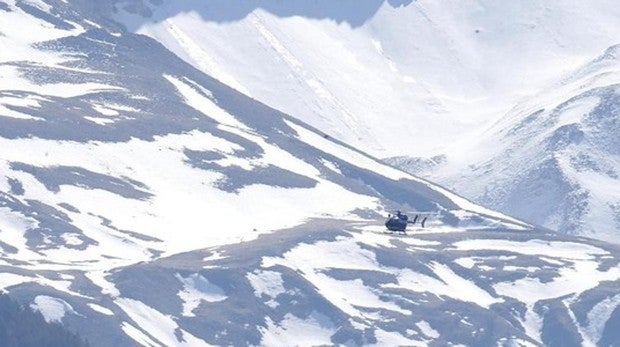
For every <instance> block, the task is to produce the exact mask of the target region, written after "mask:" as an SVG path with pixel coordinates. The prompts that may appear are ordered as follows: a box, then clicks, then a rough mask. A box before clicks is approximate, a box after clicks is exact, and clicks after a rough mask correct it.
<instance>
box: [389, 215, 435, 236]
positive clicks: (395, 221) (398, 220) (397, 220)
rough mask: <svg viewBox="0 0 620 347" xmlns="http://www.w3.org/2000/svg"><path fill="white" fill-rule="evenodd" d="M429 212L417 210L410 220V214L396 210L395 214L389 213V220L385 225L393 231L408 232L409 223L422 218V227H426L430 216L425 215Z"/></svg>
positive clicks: (414, 222)
mask: <svg viewBox="0 0 620 347" xmlns="http://www.w3.org/2000/svg"><path fill="white" fill-rule="evenodd" d="M425 214H427V213H424V212H417V213H416V215H415V217H414V218H413V220H409V216H407V215H406V214H403V213H402V212H400V211H396V214H395V215H391V214H388V220H387V221H385V227H386V228H387V229H388V230H389V231H391V232H395V231H397V232H399V233H401V234H403V235H404V234H406V230H407V224H416V223H417V221H418V220H420V225H421V226H422V228H425V227H426V221H427V219H428V216H427V215H425Z"/></svg>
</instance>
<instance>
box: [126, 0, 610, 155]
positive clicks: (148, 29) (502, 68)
mask: <svg viewBox="0 0 620 347" xmlns="http://www.w3.org/2000/svg"><path fill="white" fill-rule="evenodd" d="M116 9H117V11H116V14H115V15H114V16H115V18H117V19H118V20H120V21H122V22H123V23H124V24H125V25H126V26H127V28H128V29H129V30H130V31H133V32H137V33H141V34H145V35H148V36H150V37H153V38H155V39H156V40H157V41H159V42H161V43H162V44H163V45H165V46H166V47H167V48H168V49H170V50H171V51H172V52H174V53H175V54H177V55H178V56H179V57H181V58H183V59H184V60H185V61H187V62H189V63H190V64H192V65H193V66H194V67H196V68H198V69H200V70H202V71H203V72H206V73H207V74H209V75H211V76H214V77H215V78H217V79H219V80H220V81H222V82H224V83H225V84H228V85H230V86H232V87H234V88H236V89H237V90H240V91H242V92H244V93H246V94H247V95H250V96H252V97H254V98H256V99H258V100H260V101H262V102H265V103H266V104H267V105H270V106H272V107H274V108H276V109H278V110H282V111H284V112H285V113H288V114H291V115H294V116H295V117H297V118H299V119H301V120H303V121H305V122H306V123H309V124H311V125H313V126H315V127H317V128H319V129H321V130H322V131H324V132H326V133H328V134H330V135H332V136H334V137H336V138H338V139H340V140H343V141H345V142H346V143H349V144H351V145H353V146H355V147H356V148H360V149H363V150H365V151H366V152H369V153H371V154H373V155H375V156H378V157H391V156H397V155H408V156H425V157H430V156H434V155H440V154H444V152H443V151H444V149H445V148H447V147H449V145H450V144H451V143H452V142H453V141H454V138H455V137H457V138H460V137H462V136H463V135H464V134H470V133H472V132H475V131H476V130H478V129H479V127H481V126H486V125H487V122H488V121H495V120H497V119H498V117H499V116H501V115H502V114H503V113H505V112H506V111H508V110H509V109H510V108H512V107H513V106H514V105H515V104H516V102H517V101H518V100H520V99H521V98H523V97H524V96H527V95H531V94H532V93H536V92H538V91H539V90H540V89H541V87H543V86H545V85H546V84H548V83H550V82H552V81H554V80H555V79H557V78H558V77H559V76H560V75H562V74H564V73H568V72H569V71H571V70H572V69H575V68H577V67H578V66H579V65H581V64H584V63H585V62H587V61H588V60H590V59H592V58H593V57H594V56H596V55H598V54H600V52H602V51H603V50H605V49H606V48H607V47H609V46H611V45H614V44H618V43H620V27H619V26H618V25H617V23H618V21H619V20H620V9H619V8H618V6H617V1H615V0H597V1H590V2H583V1H560V2H557V1H555V2H536V1H530V2H523V1H518V2H514V1H513V2H509V3H504V2H501V3H500V2H497V1H494V0H468V1H460V0H450V1H441V2H437V1H432V0H417V1H412V0H389V1H386V0H364V1H361V2H360V1H355V0H343V1H338V2H336V3H334V2H333V1H331V0H314V1H303V0H293V1H280V0H245V1H242V2H241V3H239V2H231V1H225V0H222V1H218V0H215V1H202V0H185V1H174V0H161V1H144V0H118V1H116ZM507 42H509V43H510V44H507Z"/></svg>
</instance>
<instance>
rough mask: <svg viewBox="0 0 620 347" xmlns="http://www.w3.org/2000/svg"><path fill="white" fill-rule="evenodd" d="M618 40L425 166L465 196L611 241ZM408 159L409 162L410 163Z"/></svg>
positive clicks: (619, 170)
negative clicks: (615, 44) (442, 158)
mask: <svg viewBox="0 0 620 347" xmlns="http://www.w3.org/2000/svg"><path fill="white" fill-rule="evenodd" d="M619 52H620V50H619V46H613V47H610V48H609V49H607V50H606V51H605V52H604V54H602V55H601V56H600V57H598V58H597V59H595V60H593V61H592V62H590V63H588V64H586V65H584V66H582V67H581V68H579V69H577V70H576V71H575V72H573V73H571V74H568V75H567V76H566V77H564V78H562V79H561V80H560V81H558V82H557V83H555V84H553V85H552V86H550V87H549V88H548V89H546V90H545V91H543V92H541V93H539V94H537V95H536V96H533V97H531V98H528V99H526V100H524V101H523V102H521V103H519V104H518V105H516V106H515V107H514V108H513V109H512V110H511V111H510V112H509V113H507V114H506V116H505V117H503V118H502V119H501V120H500V121H498V122H497V123H496V124H495V125H494V126H493V127H491V128H490V129H488V130H486V131H485V132H484V133H483V134H481V135H480V136H479V138H480V139H479V140H478V141H475V142H473V144H472V143H470V144H467V145H466V144H462V145H461V146H459V148H454V150H453V151H451V152H449V154H448V155H447V156H446V158H444V160H443V161H442V162H439V163H437V162H435V163H436V164H435V165H430V166H429V165H427V166H421V165H420V164H418V163H412V162H410V163H407V162H400V163H398V162H397V160H396V161H393V163H394V164H397V165H398V164H400V165H399V166H400V167H403V168H406V167H407V166H408V165H409V171H410V172H418V173H422V172H426V173H427V175H426V176H427V177H429V178H430V179H433V180H435V181H438V182H442V183H444V184H446V185H448V186H450V187H452V188H453V189H455V190H456V191H458V192H460V193H462V194H464V195H465V196H467V197H469V198H471V199H473V200H475V201H479V202H481V203H483V204H485V205H486V206H494V207H495V208H497V209H499V210H501V211H503V212H506V213H509V214H512V215H515V216H518V217H520V218H523V219H524V220H528V221H532V222H534V223H537V224H539V225H544V226H546V227H549V228H551V229H555V230H561V231H563V232H566V233H571V234H578V235H586V236H590V237H595V238H599V239H604V240H608V241H611V242H617V241H618V230H620V209H619V206H620V200H619V196H620V191H618V187H620V180H619V177H620V142H618V136H617V134H618V129H620V54H619ZM411 164H414V165H415V167H412V166H411Z"/></svg>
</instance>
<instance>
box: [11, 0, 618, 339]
mask: <svg viewBox="0 0 620 347" xmlns="http://www.w3.org/2000/svg"><path fill="white" fill-rule="evenodd" d="M1 3H3V4H5V5H0V6H1V8H3V10H0V32H2V35H0V44H1V45H2V46H3V47H10V48H11V50H10V52H11V53H10V54H8V53H7V54H6V55H5V54H4V53H3V55H2V56H1V61H0V105H2V108H1V109H0V142H1V143H0V148H2V150H1V151H0V262H1V268H0V286H1V288H2V289H3V290H6V291H8V292H10V293H11V294H12V295H15V297H16V298H18V299H19V300H20V301H22V302H23V303H24V304H28V305H31V307H33V308H35V309H37V310H38V311H39V312H41V313H42V314H43V316H44V317H45V318H46V319H48V320H53V321H59V322H62V324H63V325H65V326H66V327H67V328H68V329H70V330H72V331H79V332H80V333H81V334H83V335H84V336H85V337H86V338H88V340H89V341H91V342H92V343H93V345H95V346H127V345H142V346H204V345H208V344H214V345H222V344H232V345H247V344H264V345H283V344H284V345H289V344H296V343H299V344H308V345H316V344H337V343H343V344H344V343H347V342H349V343H350V344H354V345H355V344H373V343H376V344H377V345H395V344H426V343H436V344H439V345H442V344H446V343H448V342H453V343H468V344H481V345H497V344H498V343H499V344H503V345H513V344H524V345H527V344H533V345H538V344H541V343H545V344H553V343H557V344H562V343H575V344H577V343H580V342H582V341H583V342H584V343H588V342H593V343H596V342H600V343H603V344H604V343H607V341H609V344H612V345H613V344H614V343H616V341H617V335H616V332H615V330H614V329H613V327H614V326H615V325H614V324H616V322H617V321H618V319H619V318H618V310H616V307H617V306H618V297H617V293H618V292H619V290H618V288H619V286H620V283H619V282H620V268H619V259H620V254H619V253H620V252H619V251H618V249H617V247H616V246H613V245H609V244H605V243H603V242H597V241H591V240H586V239H581V238H571V237H566V236H557V235H554V234H549V233H548V232H547V231H545V230H537V229H536V228H534V227H532V226H530V225H528V224H527V223H524V222H522V221H519V220H516V219H514V218H511V217H508V216H505V215H502V214H500V213H497V212H494V211H491V210H487V209H485V208H482V207H480V206H477V205H475V204H473V203H471V202H469V201H467V200H465V199H463V198H461V197H459V196H457V195H455V194H453V193H451V192H450V191H448V190H446V189H443V188H442V187H440V186H437V185H434V184H432V183H429V182H427V181H424V180H421V179H419V178H416V177H414V176H412V175H409V174H406V173H404V172H402V171H399V170H396V169H394V168H392V167H390V166H387V165H385V164H382V163H381V162H380V161H378V160H377V159H375V158H373V157H371V156H369V155H366V154H364V153H363V152H360V151H358V150H356V149H354V148H352V147H349V146H347V145H345V144H343V143H341V142H338V141H336V140H334V139H332V138H331V137H330V136H329V135H326V134H324V133H322V132H320V131H318V130H317V129H315V128H313V127H311V126H308V125H306V124H304V123H303V122H301V121H299V120H296V119H294V118H292V117H290V116H288V115H286V114H284V113H281V112H279V111H276V110H274V109H272V108H269V107H267V106H265V105H264V104H261V103H260V102H258V101H256V100H253V99H251V98H249V97H247V96H245V95H243V94H242V93H239V92H238V91H235V90H234V89H232V88H230V87H228V86H226V85H224V84H222V83H221V82H219V81H218V80H216V79H214V78H212V77H210V76H208V75H205V74H204V73H202V72H201V71H199V70H198V69H196V68H194V67H193V66H191V65H189V64H188V63H186V62H185V61H183V60H182V59H180V58H179V57H177V56H175V55H174V54H172V53H171V52H170V51H168V50H167V49H166V48H165V47H164V46H163V45H161V44H160V43H158V42H156V41H155V40H153V39H152V38H149V37H146V36H141V35H136V34H133V33H131V32H126V31H123V29H122V26H120V25H119V24H118V23H115V22H112V21H110V20H109V18H108V19H106V16H105V11H103V10H101V9H100V8H98V6H100V5H101V3H99V2H97V3H96V4H94V3H92V2H81V1H76V2H64V1H51V0H50V1H27V2H24V1H15V2H14V1H3V2H1ZM102 11H103V12H102ZM20 26H22V27H25V26H28V28H29V29H30V30H28V31H26V30H16V28H19V27H20ZM31 33H35V35H31ZM38 39H41V40H43V41H39V40H38ZM2 52H4V50H3V51H2ZM398 208H401V209H404V210H407V211H411V210H416V211H423V212H429V213H432V215H433V219H432V221H430V222H429V223H428V227H429V228H428V229H421V228H417V227H414V228H412V230H411V231H412V232H415V233H416V234H415V235H412V236H401V237H397V236H394V235H386V234H384V233H383V229H384V228H383V225H382V224H383V218H384V215H385V214H387V211H390V210H393V209H398ZM541 253H542V254H544V256H542V257H541V256H540V255H541ZM438 308H439V309H438ZM418 310H419V311H418ZM546 313H548V314H546ZM457 319H458V321H457ZM459 322H460V323H459ZM453 323H458V324H460V325H459V328H458V329H448V327H450V326H451V324H453ZM471 325H474V326H475V328H473V327H471ZM299 336H301V338H299Z"/></svg>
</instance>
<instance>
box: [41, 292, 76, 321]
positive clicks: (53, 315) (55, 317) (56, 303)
mask: <svg viewBox="0 0 620 347" xmlns="http://www.w3.org/2000/svg"><path fill="white" fill-rule="evenodd" d="M30 307H31V308H32V309H33V310H35V311H38V312H40V313H41V314H42V315H43V318H44V319H45V321H46V322H48V323H50V322H56V323H60V322H62V319H63V318H64V317H65V316H66V315H67V314H77V313H76V312H75V311H74V310H73V307H72V306H71V305H69V304H68V303H67V302H66V301H64V300H62V299H59V298H54V297H51V296H46V295H39V296H37V297H35V298H34V302H33V303H32V304H31V305H30Z"/></svg>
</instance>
